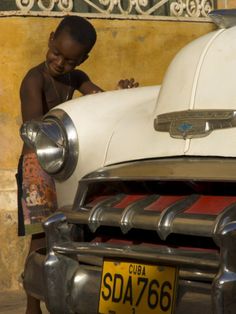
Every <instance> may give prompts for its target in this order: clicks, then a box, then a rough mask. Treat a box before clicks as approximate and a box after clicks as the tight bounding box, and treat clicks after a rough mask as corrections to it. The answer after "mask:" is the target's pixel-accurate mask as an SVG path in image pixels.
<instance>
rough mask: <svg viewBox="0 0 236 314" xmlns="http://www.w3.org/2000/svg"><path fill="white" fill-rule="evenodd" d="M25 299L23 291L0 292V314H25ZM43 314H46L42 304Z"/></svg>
mask: <svg viewBox="0 0 236 314" xmlns="http://www.w3.org/2000/svg"><path fill="white" fill-rule="evenodd" d="M25 304H26V298H25V294H24V291H23V290H18V291H10V292H9V291H6V292H2V291H0V313H1V314H25ZM41 308H42V311H43V314H48V313H49V312H48V311H47V309H46V307H45V304H44V303H42V306H41Z"/></svg>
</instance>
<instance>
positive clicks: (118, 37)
mask: <svg viewBox="0 0 236 314" xmlns="http://www.w3.org/2000/svg"><path fill="white" fill-rule="evenodd" d="M59 20H60V19H59V18H40V17H35V18H29V17H25V18H24V17H8V18H7V17H2V18H0V47H1V49H0V60H1V71H0V122H1V123H0V134H1V137H0V224H1V228H0V289H14V288H17V287H18V282H17V280H18V277H19V274H20V272H21V270H22V267H23V263H24V258H25V254H26V252H27V246H28V239H24V238H23V239H22V238H21V239H19V238H17V236H16V230H17V210H16V208H17V206H16V185H15V178H14V174H15V172H16V167H17V160H18V157H19V154H20V150H21V145H22V143H21V140H20V138H19V136H18V129H19V127H20V124H21V117H20V103H19V96H18V93H19V92H18V91H19V86H20V82H21V80H22V78H23V76H24V74H25V73H26V71H27V70H28V69H29V68H30V67H32V66H34V65H36V64H38V63H40V62H42V61H43V60H44V56H45V52H46V49H47V40H48V36H49V34H50V32H51V31H53V30H54V29H55V27H56V25H57V24H58V22H59ZM91 22H92V23H93V25H94V26H95V27H96V29H97V32H98V41H97V44H96V47H95V48H94V50H93V51H92V53H91V56H90V58H89V59H88V60H87V61H86V62H85V64H84V65H83V66H82V69H84V70H85V71H86V72H87V73H88V74H89V76H90V77H91V79H92V80H93V81H94V82H95V83H97V84H98V85H99V86H101V87H102V88H104V89H107V90H108V89H113V88H114V87H115V85H116V82H117V81H118V80H119V79H120V78H130V77H135V78H136V80H138V81H139V82H140V85H142V86H144V85H155V84H160V83H161V81H162V78H163V75H164V72H165V70H166V68H167V66H168V64H169V62H170V61H171V59H172V57H173V56H174V55H175V54H176V52H177V51H178V50H179V49H180V48H181V47H183V46H184V45H185V44H186V43H188V42H190V41H191V40H193V39H194V38H197V37H199V36H200V35H202V34H204V33H206V32H209V31H210V30H212V29H214V25H213V24H210V23H188V22H166V21H165V22H164V21H124V20H99V19H96V20H95V19H94V20H92V21H91Z"/></svg>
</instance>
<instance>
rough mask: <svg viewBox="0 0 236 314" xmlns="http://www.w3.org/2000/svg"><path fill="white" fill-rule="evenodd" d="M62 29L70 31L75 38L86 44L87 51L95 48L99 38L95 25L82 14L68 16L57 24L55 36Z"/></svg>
mask: <svg viewBox="0 0 236 314" xmlns="http://www.w3.org/2000/svg"><path fill="white" fill-rule="evenodd" d="M62 31H66V32H68V33H69V34H70V36H71V37H72V38H73V39H74V40H76V41H77V42H79V43H80V44H82V45H84V46H86V48H87V52H89V51H90V50H91V49H92V48H93V46H94V44H95V42H96V39H97V34H96V30H95V28H94V27H93V25H92V24H91V23H89V21H87V20H86V19H84V18H83V17H81V16H66V17H65V18H64V19H63V20H62V21H61V22H60V24H59V25H58V26H57V28H56V31H55V33H54V36H55V38H56V37H57V36H58V35H59V34H60V33H61V32H62Z"/></svg>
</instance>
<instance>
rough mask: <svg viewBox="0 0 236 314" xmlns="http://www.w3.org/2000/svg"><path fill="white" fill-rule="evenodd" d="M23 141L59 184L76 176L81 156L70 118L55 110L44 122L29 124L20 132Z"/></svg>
mask: <svg viewBox="0 0 236 314" xmlns="http://www.w3.org/2000/svg"><path fill="white" fill-rule="evenodd" d="M20 135H21V137H22V139H23V141H24V142H25V143H26V145H28V146H29V147H30V148H31V149H33V150H34V151H35V153H36V155H37V158H38V161H39V163H40V165H41V167H42V169H43V170H44V171H45V172H46V173H48V174H50V175H51V176H52V177H54V178H55V179H56V180H58V181H64V180H66V179H68V178H69V177H70V176H71V175H72V173H73V172H74V170H75V168H76V166H77V162H78V156H79V144H78V135H77V131H76V128H75V125H74V123H73V121H72V119H71V118H70V116H69V115H68V114H67V113H66V112H65V111H64V110H62V109H52V110H51V111H50V112H49V113H47V114H46V115H45V116H44V117H43V119H42V120H41V121H35V120H32V121H27V122H25V123H24V124H23V125H22V126H21V129H20Z"/></svg>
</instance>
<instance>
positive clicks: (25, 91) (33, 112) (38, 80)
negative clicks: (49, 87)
mask: <svg viewBox="0 0 236 314" xmlns="http://www.w3.org/2000/svg"><path fill="white" fill-rule="evenodd" d="M42 88H43V80H42V77H41V75H40V74H39V73H37V72H36V71H30V72H28V74H27V75H26V76H25V78H24V79H23V81H22V83H21V87H20V100H21V113H22V120H23V122H25V121H29V120H32V119H39V118H40V117H41V116H42V115H43V102H42Z"/></svg>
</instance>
